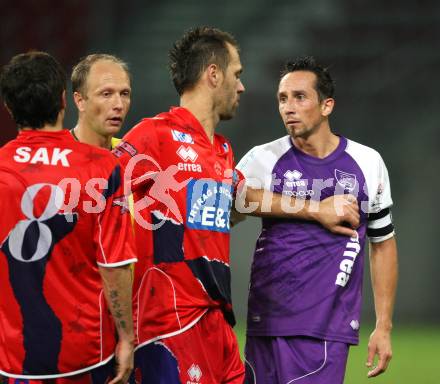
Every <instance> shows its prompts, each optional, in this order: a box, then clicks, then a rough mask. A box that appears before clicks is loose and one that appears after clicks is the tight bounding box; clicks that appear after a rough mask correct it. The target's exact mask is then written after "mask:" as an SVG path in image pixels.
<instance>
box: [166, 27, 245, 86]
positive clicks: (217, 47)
mask: <svg viewBox="0 0 440 384" xmlns="http://www.w3.org/2000/svg"><path fill="white" fill-rule="evenodd" d="M227 43H228V44H231V45H232V46H233V47H235V48H237V49H238V43H237V41H236V40H235V38H234V37H233V36H232V35H231V34H230V33H228V32H224V31H221V30H220V29H217V28H212V27H206V26H202V27H196V28H193V29H190V30H188V31H186V32H185V33H184V35H183V36H182V37H181V38H180V39H179V40H177V41H176V42H175V43H174V44H173V47H172V48H171V50H170V52H169V70H170V73H171V79H172V81H173V84H174V86H175V88H176V90H177V93H178V94H179V95H182V94H183V93H184V92H185V91H186V90H188V89H191V88H192V87H193V86H194V85H195V84H196V83H197V81H198V80H199V79H200V76H201V74H202V73H203V71H204V70H205V69H206V68H207V67H208V66H209V65H210V64H213V63H215V64H217V65H218V66H219V67H220V69H221V70H222V71H223V72H225V71H226V69H227V67H228V64H229V61H230V55H229V50H228V47H227Z"/></svg>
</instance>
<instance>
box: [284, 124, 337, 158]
mask: <svg viewBox="0 0 440 384" xmlns="http://www.w3.org/2000/svg"><path fill="white" fill-rule="evenodd" d="M339 140H340V139H339V137H338V136H336V135H335V134H334V133H333V132H332V131H330V127H329V126H327V128H326V129H320V130H318V131H317V132H315V133H313V134H311V135H310V136H307V137H306V138H303V137H295V138H294V137H292V142H293V144H294V145H295V147H297V148H298V149H300V150H301V151H303V152H305V153H307V154H308V155H310V156H313V157H317V158H319V159H323V158H325V157H327V156H328V155H330V154H331V153H332V152H333V151H334V150H335V149H336V148H337V147H338V145H339Z"/></svg>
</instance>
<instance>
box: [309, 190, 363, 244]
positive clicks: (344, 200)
mask: <svg viewBox="0 0 440 384" xmlns="http://www.w3.org/2000/svg"><path fill="white" fill-rule="evenodd" d="M310 214H311V215H312V217H313V219H314V220H316V221H317V222H319V223H320V224H321V225H322V226H323V227H324V228H326V229H328V230H329V231H330V232H333V233H335V234H339V235H345V236H357V233H356V231H355V230H356V228H358V227H359V224H360V215H359V206H358V203H357V200H356V198H355V197H354V196H353V195H336V196H330V197H327V198H326V199H324V200H322V201H321V202H320V203H319V206H318V209H317V210H316V211H315V212H312V211H310Z"/></svg>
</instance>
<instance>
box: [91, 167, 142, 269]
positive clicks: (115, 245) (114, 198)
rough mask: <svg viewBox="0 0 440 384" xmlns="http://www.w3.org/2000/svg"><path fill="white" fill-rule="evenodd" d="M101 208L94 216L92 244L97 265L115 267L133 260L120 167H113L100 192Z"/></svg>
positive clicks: (129, 221) (129, 225) (131, 235)
mask: <svg viewBox="0 0 440 384" xmlns="http://www.w3.org/2000/svg"><path fill="white" fill-rule="evenodd" d="M103 197H104V199H105V206H104V209H103V210H102V212H100V213H99V214H97V218H96V228H95V235H94V238H95V243H96V249H97V255H96V259H97V263H98V265H99V266H101V267H118V266H122V265H126V264H130V263H133V262H136V261H137V258H136V254H135V250H134V238H133V229H132V224H131V216H130V212H129V208H128V199H127V197H126V196H124V193H123V186H122V177H121V167H120V166H119V165H116V166H115V167H114V169H113V171H112V173H111V175H110V177H109V178H108V180H107V188H106V189H105V190H104V191H103Z"/></svg>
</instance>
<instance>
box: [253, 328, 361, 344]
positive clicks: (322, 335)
mask: <svg viewBox="0 0 440 384" xmlns="http://www.w3.org/2000/svg"><path fill="white" fill-rule="evenodd" d="M246 335H247V336H272V337H288V336H309V337H314V338H316V339H320V340H327V341H337V342H340V343H346V344H351V345H358V344H359V337H349V336H340V335H332V334H328V333H320V332H311V331H305V330H291V331H283V332H274V331H263V330H261V331H256V330H252V329H248V330H247V332H246Z"/></svg>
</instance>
